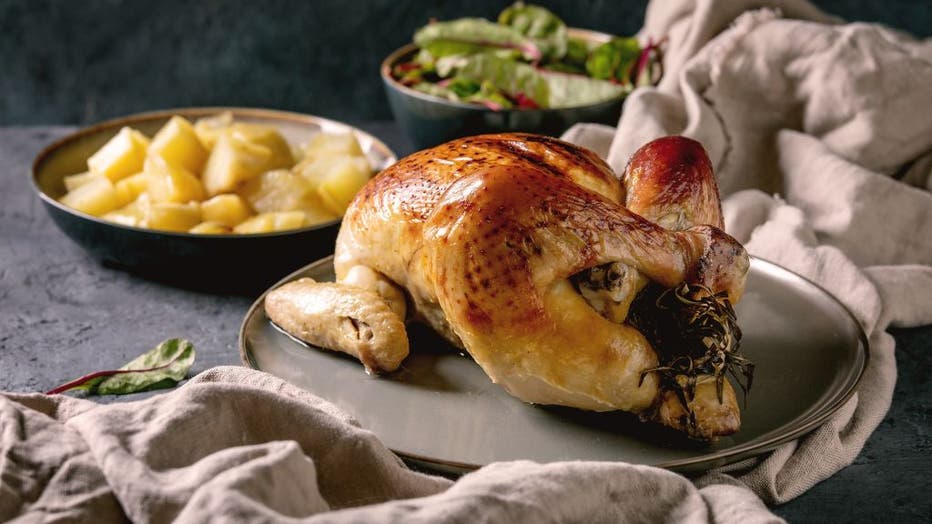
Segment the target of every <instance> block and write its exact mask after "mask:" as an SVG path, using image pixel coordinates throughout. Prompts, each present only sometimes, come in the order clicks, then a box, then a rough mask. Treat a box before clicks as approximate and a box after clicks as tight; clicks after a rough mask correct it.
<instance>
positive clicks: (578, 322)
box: [265, 134, 750, 439]
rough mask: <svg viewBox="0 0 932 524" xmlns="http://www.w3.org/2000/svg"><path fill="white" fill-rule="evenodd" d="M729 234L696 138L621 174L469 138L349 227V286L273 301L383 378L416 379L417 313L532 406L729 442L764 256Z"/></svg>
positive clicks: (392, 185) (312, 334)
mask: <svg viewBox="0 0 932 524" xmlns="http://www.w3.org/2000/svg"><path fill="white" fill-rule="evenodd" d="M721 228H722V218H721V206H720V204H719V196H718V189H717V186H716V183H715V179H714V177H713V174H712V169H711V165H710V163H709V160H708V158H707V156H706V154H705V151H704V150H703V149H702V147H701V145H699V144H698V143H697V142H695V141H693V140H690V139H686V138H683V137H666V138H662V139H658V140H656V141H654V142H651V143H649V144H647V145H646V146H644V147H643V148H642V149H641V150H639V151H638V152H637V153H636V154H635V155H634V156H633V157H632V159H631V161H630V162H629V165H628V167H627V169H626V171H625V173H624V176H623V177H622V179H621V180H619V179H618V178H616V177H615V176H614V175H613V173H612V171H611V169H610V168H609V167H608V166H607V165H606V164H605V163H604V162H603V161H602V160H600V159H599V158H598V157H597V156H596V155H595V154H593V153H591V152H589V151H587V150H585V149H583V148H580V147H577V146H574V145H572V144H569V143H566V142H562V141H560V140H557V139H554V138H549V137H544V136H537V135H530V134H498V135H481V136H474V137H467V138H463V139H459V140H454V141H452V142H448V143H446V144H443V145H440V146H438V147H435V148H432V149H428V150H424V151H421V152H418V153H415V154H413V155H411V156H408V157H406V158H404V159H402V160H400V161H399V162H398V163H396V164H395V165H393V166H392V167H390V168H388V169H386V170H385V171H383V172H382V173H380V174H379V175H377V176H376V177H375V178H374V179H373V180H371V181H370V182H369V184H368V185H366V186H365V187H364V188H363V189H362V190H361V191H360V193H359V194H358V195H357V196H356V199H355V200H354V202H353V203H352V204H351V205H350V208H349V210H348V211H347V213H346V215H345V217H344V219H343V224H342V226H341V229H340V233H339V236H338V239H337V244H336V249H335V258H334V268H335V272H336V279H337V282H336V283H317V282H313V281H311V280H309V279H303V280H299V281H296V282H291V283H288V284H285V285H284V286H282V287H280V288H278V289H276V290H273V291H272V292H270V293H269V294H268V296H267V297H266V301H265V308H266V311H267V313H268V315H269V317H270V318H271V319H272V320H273V321H274V322H275V323H277V324H278V325H279V326H281V327H282V328H283V329H284V330H286V331H287V332H289V333H291V334H293V335H294V336H296V337H298V338H300V339H302V340H305V341H307V342H310V343H311V344H314V345H318V346H321V347H324V348H328V349H332V350H337V351H343V352H346V353H349V354H352V355H354V356H356V357H357V358H359V359H360V360H361V361H362V363H363V364H364V365H365V366H366V369H367V370H368V371H370V372H375V373H383V372H391V371H393V370H395V369H397V368H398V366H399V365H400V364H401V362H402V361H403V360H404V358H405V357H406V356H407V354H408V341H407V336H406V334H405V331H404V326H403V323H404V322H405V321H412V320H416V321H421V322H425V323H427V324H429V325H430V326H432V327H433V328H434V329H435V330H436V331H437V332H439V333H440V334H441V335H443V336H444V337H445V338H447V339H448V340H449V341H450V342H451V343H452V344H454V345H456V346H459V347H461V348H464V349H465V350H466V351H467V352H468V353H469V354H470V355H471V356H472V358H473V359H474V360H475V361H476V363H477V364H478V365H479V366H481V367H482V369H483V370H484V371H485V373H486V374H487V375H488V376H489V378H490V379H491V380H492V381H493V382H495V383H497V384H500V385H501V386H502V387H504V388H505V389H506V390H507V391H508V392H509V393H510V394H511V395H513V396H515V397H517V398H519V399H521V400H524V401H526V402H530V403H538V404H556V405H564V406H572V407H576V408H581V409H587V410H595V411H609V410H625V411H630V412H634V413H639V414H640V415H641V416H642V418H644V419H648V420H654V421H657V422H660V423H662V424H664V425H667V426H670V427H672V428H675V429H677V430H680V431H683V432H686V433H687V434H689V435H690V436H692V437H696V438H701V439H713V438H715V437H717V436H719V435H727V434H730V433H733V432H735V431H737V430H738V428H739V427H740V416H739V410H738V406H737V401H736V395H735V392H734V389H733V388H732V386H731V385H730V383H729V382H728V381H727V380H725V379H724V375H725V372H726V371H729V370H730V371H732V372H733V373H734V371H735V369H738V370H739V371H749V370H750V364H749V363H748V362H747V361H746V360H744V359H743V358H742V357H741V356H740V355H739V354H738V353H737V345H738V344H737V342H738V338H739V337H740V331H739V330H738V329H737V326H736V325H735V323H734V314H733V310H732V309H731V304H734V303H736V302H737V301H738V300H739V299H740V297H741V294H742V292H743V289H744V282H745V276H746V273H747V271H748V267H749V263H748V256H747V253H746V252H745V250H744V248H743V247H742V246H741V245H740V244H739V243H738V242H737V241H735V240H734V239H732V238H731V237H730V236H728V235H727V234H725V233H724V232H723V231H722V229H721ZM690 337H691V338H690ZM742 385H743V384H742Z"/></svg>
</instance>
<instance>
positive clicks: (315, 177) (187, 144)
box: [32, 108, 396, 293]
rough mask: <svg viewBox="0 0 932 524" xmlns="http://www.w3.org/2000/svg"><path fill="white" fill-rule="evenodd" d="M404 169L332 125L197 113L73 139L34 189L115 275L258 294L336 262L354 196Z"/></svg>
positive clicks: (241, 111) (53, 152)
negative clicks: (323, 261)
mask: <svg viewBox="0 0 932 524" xmlns="http://www.w3.org/2000/svg"><path fill="white" fill-rule="evenodd" d="M395 160H396V157H395V154H394V153H393V152H392V151H391V150H390V149H389V148H388V147H387V146H386V145H385V144H384V143H382V142H381V141H380V140H378V139H377V138H375V137H373V136H371V135H369V134H368V133H365V132H363V131H361V130H359V129H356V128H353V127H351V126H349V125H346V124H343V123H340V122H335V121H332V120H328V119H325V118H320V117H315V116H311V115H303V114H298V113H289V112H284V111H273V110H266V109H249V108H187V109H172V110H165V111H156V112H149V113H141V114H136V115H131V116H127V117H123V118H118V119H114V120H109V121H106V122H102V123H100V124H97V125H94V126H91V127H87V128H84V129H81V130H79V131H77V132H75V133H73V134H71V135H69V136H66V137H64V138H62V139H61V140H58V141H57V142H55V143H53V144H51V145H49V146H48V147H46V148H45V149H44V150H43V151H42V152H41V153H39V155H38V156H37V157H36V159H35V161H34V163H33V166H32V181H33V185H34V187H35V188H36V191H37V192H38V194H39V197H40V198H41V200H42V202H43V204H44V205H45V208H46V210H47V211H48V213H49V215H50V216H51V218H52V220H53V221H54V222H55V224H56V225H57V226H58V227H59V228H60V229H61V230H62V231H63V232H64V233H65V234H66V235H67V236H68V237H70V238H71V239H72V240H73V241H75V242H76V243H77V244H79V245H80V246H82V247H83V248H85V249H86V250H87V251H88V252H89V253H90V254H91V255H93V256H94V257H95V258H97V259H99V260H101V261H103V262H104V263H105V264H107V265H110V266H114V267H117V268H121V269H125V270H128V271H130V272H131V273H133V274H136V275H139V276H142V277H145V278H149V279H154V280H159V281H162V282H167V283H170V284H175V285H180V286H184V287H189V288H196V289H205V290H211V291H221V292H232V293H254V292H256V291H260V290H262V289H264V288H265V287H266V286H267V285H269V284H271V283H273V282H275V281H277V280H279V279H280V278H281V277H282V276H284V275H286V274H288V273H289V272H291V271H293V270H295V269H297V268H298V267H301V266H302V265H304V264H307V263H309V262H311V261H313V260H315V259H318V258H320V257H323V256H326V255H328V254H330V253H332V251H333V246H334V242H335V239H336V235H337V231H338V229H339V224H340V218H341V217H342V215H343V212H344V211H345V210H346V206H347V205H348V204H349V202H350V201H351V200H352V198H353V196H354V195H355V193H356V191H357V190H358V189H359V188H360V187H362V185H364V184H365V183H366V182H367V181H368V180H369V178H371V177H372V176H373V175H374V174H375V173H377V172H378V171H380V170H382V169H384V168H385V167H388V166H389V165H391V164H392V163H394V162H395Z"/></svg>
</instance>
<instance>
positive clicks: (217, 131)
mask: <svg viewBox="0 0 932 524" xmlns="http://www.w3.org/2000/svg"><path fill="white" fill-rule="evenodd" d="M231 125H233V113H232V112H230V111H224V112H223V113H220V114H219V115H214V116H208V117H204V118H198V119H197V122H195V123H194V132H195V133H197V137H198V138H200V139H201V143H202V144H204V147H206V148H207V149H213V148H214V145H216V144H217V139H219V138H220V135H221V134H223V132H224V131H226V130H227V128H228V127H230V126H231Z"/></svg>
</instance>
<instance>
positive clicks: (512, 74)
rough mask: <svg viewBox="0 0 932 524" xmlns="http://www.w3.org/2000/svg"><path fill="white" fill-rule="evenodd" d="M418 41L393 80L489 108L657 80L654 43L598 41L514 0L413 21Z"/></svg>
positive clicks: (584, 98)
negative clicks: (471, 12) (476, 14)
mask: <svg viewBox="0 0 932 524" xmlns="http://www.w3.org/2000/svg"><path fill="white" fill-rule="evenodd" d="M414 43H415V44H417V46H418V47H419V48H420V49H419V51H418V52H417V53H416V54H415V55H414V56H413V57H411V58H410V59H409V60H407V61H404V62H400V63H398V64H396V65H395V66H394V69H393V71H392V75H393V76H394V77H395V79H397V80H398V81H400V82H401V83H403V84H405V85H407V86H408V87H411V88H413V89H416V90H418V91H421V92H423V93H427V94H429V95H434V96H438V97H442V98H446V99H449V100H452V101H457V102H466V103H476V104H482V105H484V106H486V107H488V108H491V109H493V110H503V109H515V108H518V109H538V108H563V107H573V106H580V105H588V104H593V103H598V102H603V101H608V100H613V99H616V98H619V97H623V96H625V95H627V94H628V93H629V92H631V90H632V89H634V88H635V87H637V86H640V85H651V84H655V83H657V82H658V81H659V80H660V76H661V74H662V69H661V67H660V61H661V55H660V48H659V45H657V44H654V43H652V42H649V43H648V45H647V46H645V47H641V45H640V43H639V42H638V41H637V39H635V38H612V39H611V40H610V41H608V42H606V43H604V44H596V43H591V42H588V41H585V40H582V39H578V38H573V37H571V36H569V34H568V31H567V27H566V24H565V23H564V22H563V21H562V20H560V18H558V17H557V16H556V15H554V14H553V13H552V12H550V11H549V10H547V9H545V8H543V7H540V6H536V5H529V4H524V3H523V2H517V3H515V4H513V5H512V6H510V7H508V8H507V9H505V10H504V11H502V12H501V14H500V15H499V16H498V20H497V22H492V21H489V20H485V19H483V18H460V19H457V20H452V21H448V22H432V23H430V24H428V25H427V26H424V27H422V28H421V29H419V30H418V31H417V32H416V33H415V35H414Z"/></svg>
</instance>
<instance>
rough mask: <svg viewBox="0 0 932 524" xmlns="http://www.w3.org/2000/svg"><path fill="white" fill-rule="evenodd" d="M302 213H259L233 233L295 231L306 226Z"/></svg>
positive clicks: (234, 229) (236, 228) (235, 228)
mask: <svg viewBox="0 0 932 524" xmlns="http://www.w3.org/2000/svg"><path fill="white" fill-rule="evenodd" d="M306 221H307V220H306V216H305V214H304V212H303V211H276V212H273V213H260V214H258V215H256V216H254V217H252V218H250V219H249V220H247V221H245V222H243V223H242V224H239V225H238V226H236V227H234V228H233V232H234V233H273V232H275V231H285V230H288V229H297V228H299V227H304V226H305V225H306Z"/></svg>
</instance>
